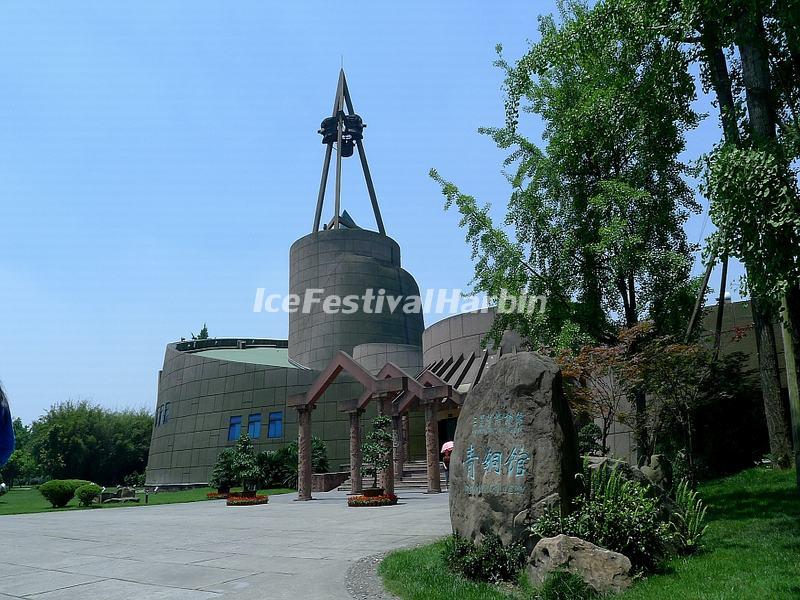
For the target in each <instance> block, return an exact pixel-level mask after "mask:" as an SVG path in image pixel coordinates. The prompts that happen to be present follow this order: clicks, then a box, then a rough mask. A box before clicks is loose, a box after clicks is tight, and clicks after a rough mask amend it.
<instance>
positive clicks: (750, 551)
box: [380, 468, 800, 600]
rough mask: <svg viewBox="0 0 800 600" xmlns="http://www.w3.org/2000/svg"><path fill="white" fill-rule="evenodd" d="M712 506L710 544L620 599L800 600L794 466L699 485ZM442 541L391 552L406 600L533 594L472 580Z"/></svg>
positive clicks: (799, 508) (395, 588)
mask: <svg viewBox="0 0 800 600" xmlns="http://www.w3.org/2000/svg"><path fill="white" fill-rule="evenodd" d="M700 493H701V495H702V497H703V499H704V500H705V502H706V504H708V505H709V509H708V517H707V518H708V522H709V527H708V532H707V534H706V538H705V549H704V550H703V551H702V552H701V553H700V554H698V555H696V556H694V557H690V558H676V559H673V560H672V561H670V562H669V563H668V564H667V565H666V569H665V572H664V573H663V574H660V575H653V576H651V577H649V578H647V579H646V580H644V581H641V582H638V583H637V584H636V585H634V586H633V588H631V589H630V590H629V591H628V592H627V593H625V594H623V595H621V596H618V598H620V599H621V600H656V599H658V600H662V599H663V600H682V599H684V598H691V599H693V600H694V599H697V600H700V599H709V600H710V599H715V600H717V599H719V600H722V599H726V600H727V599H736V600H740V599H741V600H744V599H753V600H761V599H763V600H766V599H770V600H772V599H783V598H786V599H789V598H800V493H798V491H797V488H796V487H795V473H794V471H789V472H779V471H770V470H767V469H760V468H759V469H750V470H748V471H744V472H742V473H739V474H738V475H734V476H732V477H727V478H724V479H719V480H716V481H711V482H708V483H705V484H703V485H701V486H700ZM441 544H442V543H441V542H438V543H436V544H432V545H429V546H423V547H421V548H415V549H411V550H400V551H397V552H393V553H391V554H390V555H389V556H387V557H386V559H385V560H384V561H383V564H381V567H380V573H381V575H382V576H383V580H384V583H385V584H386V587H387V589H388V590H389V591H391V592H393V593H395V594H396V595H398V596H400V597H401V598H403V599H404V600H423V599H424V600H439V599H441V600H446V599H448V598H458V599H459V600H484V599H487V600H494V599H498V600H499V599H504V600H507V599H509V598H531V597H535V595H534V593H533V592H532V591H531V590H530V589H525V588H526V587H527V586H525V588H516V589H508V588H505V589H504V588H500V587H497V586H490V585H486V584H481V585H478V584H474V583H471V582H469V581H466V580H464V579H463V578H461V577H459V576H456V575H454V574H452V573H451V572H450V571H448V569H447V567H446V566H445V564H444V562H443V561H442V558H441Z"/></svg>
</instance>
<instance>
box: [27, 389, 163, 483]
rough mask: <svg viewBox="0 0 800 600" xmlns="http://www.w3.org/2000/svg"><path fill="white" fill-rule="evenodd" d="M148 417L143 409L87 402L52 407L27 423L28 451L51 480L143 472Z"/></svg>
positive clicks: (106, 479) (112, 478) (118, 478)
mask: <svg viewBox="0 0 800 600" xmlns="http://www.w3.org/2000/svg"><path fill="white" fill-rule="evenodd" d="M152 433H153V417H152V415H151V414H150V413H148V412H146V411H122V412H113V411H110V410H107V409H105V408H102V407H100V406H95V405H92V404H90V403H89V402H86V401H81V402H72V401H69V402H64V403H62V404H57V405H54V406H53V407H52V408H50V410H49V411H48V412H47V414H45V415H44V416H43V417H41V418H39V419H38V420H37V421H36V422H34V423H33V426H32V427H31V441H30V451H31V454H32V455H33V457H34V459H35V461H36V463H37V464H38V466H39V468H40V469H41V470H42V471H43V472H44V473H45V474H46V475H48V476H50V477H53V478H66V477H80V478H83V479H90V480H93V481H100V482H102V483H105V484H111V485H113V484H118V483H121V482H122V481H123V480H124V479H125V477H126V476H127V475H129V474H130V473H134V472H139V473H141V472H144V469H145V467H146V466H147V454H148V451H149V449H150V437H151V435H152Z"/></svg>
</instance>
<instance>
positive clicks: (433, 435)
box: [425, 402, 442, 494]
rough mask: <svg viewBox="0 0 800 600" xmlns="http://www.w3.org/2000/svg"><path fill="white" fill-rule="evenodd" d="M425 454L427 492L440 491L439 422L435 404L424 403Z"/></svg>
mask: <svg viewBox="0 0 800 600" xmlns="http://www.w3.org/2000/svg"><path fill="white" fill-rule="evenodd" d="M425 456H426V462H427V471H428V493H429V494H438V493H441V491H442V480H441V475H440V474H439V423H438V422H437V421H436V404H435V403H433V402H431V403H429V404H425Z"/></svg>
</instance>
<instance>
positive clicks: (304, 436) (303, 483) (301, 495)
mask: <svg viewBox="0 0 800 600" xmlns="http://www.w3.org/2000/svg"><path fill="white" fill-rule="evenodd" d="M311 410H312V409H311V407H301V408H298V409H297V421H298V424H299V425H298V433H297V499H298V500H311V475H312V471H313V465H312V464H311Z"/></svg>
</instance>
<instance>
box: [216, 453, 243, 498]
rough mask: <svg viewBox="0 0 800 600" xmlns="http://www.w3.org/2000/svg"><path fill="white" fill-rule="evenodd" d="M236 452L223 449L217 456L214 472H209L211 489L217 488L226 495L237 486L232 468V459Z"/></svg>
mask: <svg viewBox="0 0 800 600" xmlns="http://www.w3.org/2000/svg"><path fill="white" fill-rule="evenodd" d="M235 454H236V451H235V450H234V449H233V448H225V450H223V451H222V452H220V453H219V456H217V462H216V463H215V464H214V470H213V471H212V472H211V481H210V482H209V483H210V484H211V487H215V488H217V489H218V490H219V491H220V492H223V493H227V492H228V491H230V489H231V488H232V487H233V486H235V485H237V484H238V482H237V481H236V471H235V470H234V468H233V459H234V456H235Z"/></svg>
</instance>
